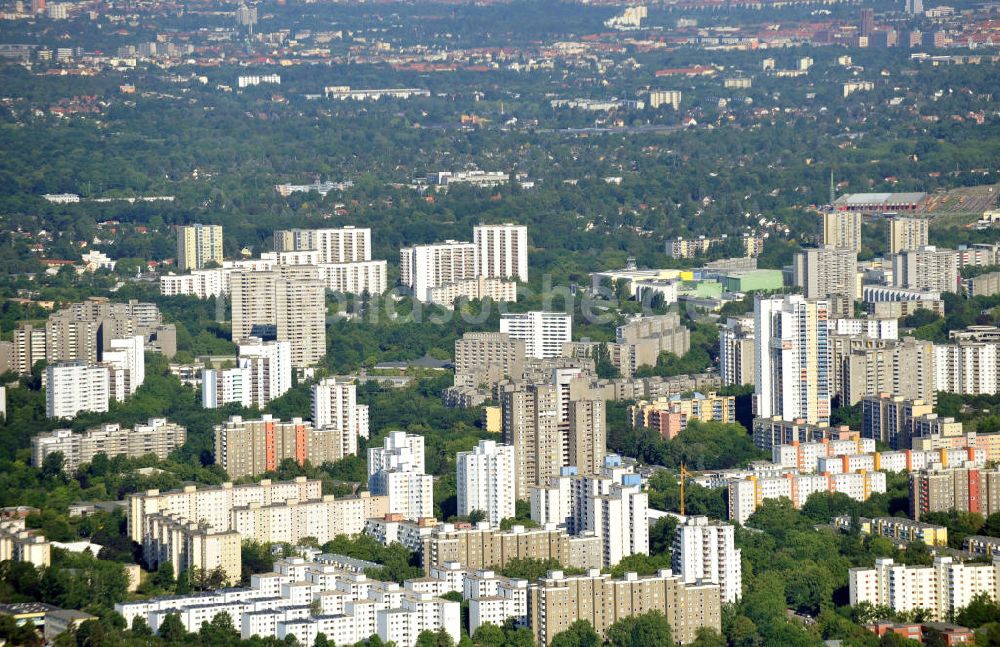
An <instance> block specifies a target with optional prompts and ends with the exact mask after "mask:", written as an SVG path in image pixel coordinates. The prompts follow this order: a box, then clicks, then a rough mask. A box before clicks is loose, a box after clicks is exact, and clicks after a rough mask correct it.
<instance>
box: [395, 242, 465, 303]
mask: <svg viewBox="0 0 1000 647" xmlns="http://www.w3.org/2000/svg"><path fill="white" fill-rule="evenodd" d="M476 277H477V274H476V246H475V244H474V243H467V242H459V241H455V240H448V241H445V242H443V243H435V244H433V245H415V246H413V247H404V248H403V249H401V250H399V279H400V282H401V283H402V284H403V285H405V286H407V287H409V288H410V289H411V290H412V292H413V296H414V297H415V298H416V299H417V300H419V301H424V302H428V301H430V296H431V295H430V291H431V289H432V288H436V287H441V286H443V285H447V284H449V283H460V282H462V281H468V280H471V279H474V278H476Z"/></svg>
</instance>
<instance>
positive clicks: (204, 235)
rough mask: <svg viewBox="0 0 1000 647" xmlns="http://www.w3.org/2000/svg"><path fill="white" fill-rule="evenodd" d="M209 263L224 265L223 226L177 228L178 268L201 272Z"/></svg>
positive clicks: (196, 225)
mask: <svg viewBox="0 0 1000 647" xmlns="http://www.w3.org/2000/svg"><path fill="white" fill-rule="evenodd" d="M209 263H217V264H219V265H220V266H221V265H222V226H221V225H202V224H195V225H187V226H184V227H178V228H177V267H178V268H179V269H181V270H200V269H202V268H204V267H205V266H206V265H207V264H209Z"/></svg>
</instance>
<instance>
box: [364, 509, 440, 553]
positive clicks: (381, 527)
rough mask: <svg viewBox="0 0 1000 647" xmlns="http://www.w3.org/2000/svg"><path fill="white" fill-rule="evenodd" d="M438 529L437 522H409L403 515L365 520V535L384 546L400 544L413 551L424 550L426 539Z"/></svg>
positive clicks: (390, 515)
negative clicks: (394, 543)
mask: <svg viewBox="0 0 1000 647" xmlns="http://www.w3.org/2000/svg"><path fill="white" fill-rule="evenodd" d="M431 521H433V522H434V523H431ZM436 527H437V521H436V520H433V519H430V520H422V521H407V520H406V519H405V518H404V517H403V515H401V514H387V515H385V516H383V517H380V518H370V519H367V520H365V534H366V535H368V536H369V537H372V538H374V539H376V540H377V541H378V542H379V543H380V544H382V545H383V546H388V545H389V544H391V543H393V542H399V543H400V544H402V545H403V546H405V547H406V548H408V549H409V550H412V551H420V550H422V549H423V546H424V538H425V537H430V536H431V535H432V534H433V533H434V528H436Z"/></svg>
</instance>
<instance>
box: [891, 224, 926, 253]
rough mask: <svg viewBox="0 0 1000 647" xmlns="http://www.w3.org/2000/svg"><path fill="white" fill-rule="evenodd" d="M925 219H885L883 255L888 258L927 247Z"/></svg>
mask: <svg viewBox="0 0 1000 647" xmlns="http://www.w3.org/2000/svg"><path fill="white" fill-rule="evenodd" d="M929 222H930V221H929V220H928V219H927V218H906V217H898V216H897V217H892V218H886V219H885V253H886V254H887V255H889V256H891V255H893V254H898V253H899V252H902V251H905V250H909V249H920V248H921V247H924V246H925V245H927V224H928V223H929Z"/></svg>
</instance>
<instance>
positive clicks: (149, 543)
mask: <svg viewBox="0 0 1000 647" xmlns="http://www.w3.org/2000/svg"><path fill="white" fill-rule="evenodd" d="M145 522H146V531H145V532H144V533H143V539H142V553H143V557H144V559H145V560H146V564H147V565H148V566H149V568H150V569H156V568H157V567H158V566H159V565H160V564H163V563H165V562H167V563H170V565H171V566H173V569H174V577H177V576H179V575H180V574H181V573H182V572H183V571H188V572H189V573H193V572H195V571H203V572H204V573H206V574H208V573H212V572H213V571H216V570H221V571H222V573H224V574H225V580H226V583H227V584H235V583H237V582H239V581H240V575H241V559H242V549H241V546H242V544H241V538H240V535H239V533H237V532H234V531H231V530H216V529H213V528H211V527H209V526H205V525H201V524H198V523H196V522H194V521H186V520H184V519H178V518H175V517H172V516H170V515H164V514H154V515H149V516H148V517H147V518H146V520H145Z"/></svg>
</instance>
